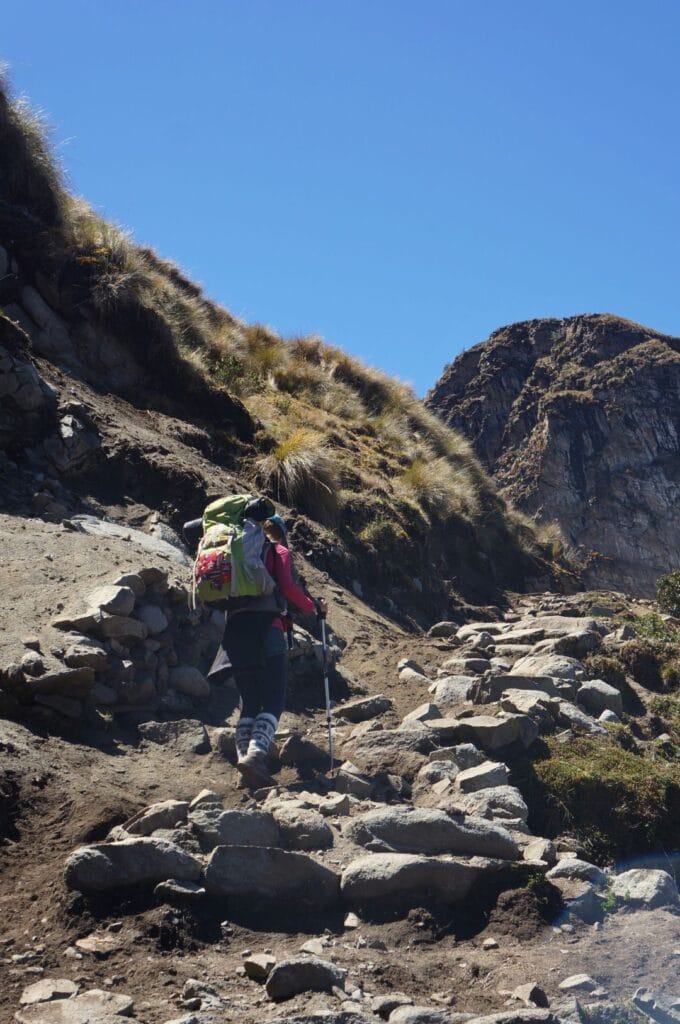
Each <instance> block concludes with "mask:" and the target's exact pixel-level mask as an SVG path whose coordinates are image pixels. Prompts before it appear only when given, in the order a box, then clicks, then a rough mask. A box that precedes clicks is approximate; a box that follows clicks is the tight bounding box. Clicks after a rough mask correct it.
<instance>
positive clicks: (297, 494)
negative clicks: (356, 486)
mask: <svg viewBox="0 0 680 1024" xmlns="http://www.w3.org/2000/svg"><path fill="white" fill-rule="evenodd" d="M257 470H258V475H259V477H260V480H261V483H262V486H263V487H264V488H265V490H266V492H267V493H268V494H270V495H271V496H272V497H273V498H275V499H276V501H285V502H287V503H288V504H289V505H297V506H298V507H299V508H301V509H302V510H303V511H304V512H307V513H308V514H310V515H312V516H313V517H314V518H315V519H317V520H319V522H322V523H325V524H327V525H332V524H333V523H334V522H335V521H336V519H337V513H338V467H337V465H336V462H335V460H334V458H333V456H332V455H331V453H330V452H329V451H328V449H327V447H326V445H325V442H324V438H323V436H322V435H321V434H317V433H315V432H314V431H311V430H305V429H304V428H299V429H298V430H294V431H293V433H292V434H290V435H289V436H288V437H286V438H285V439H284V440H283V441H281V442H280V443H279V444H278V445H277V446H276V448H274V450H273V451H272V452H270V453H269V455H265V456H264V458H261V459H259V460H258V462H257Z"/></svg>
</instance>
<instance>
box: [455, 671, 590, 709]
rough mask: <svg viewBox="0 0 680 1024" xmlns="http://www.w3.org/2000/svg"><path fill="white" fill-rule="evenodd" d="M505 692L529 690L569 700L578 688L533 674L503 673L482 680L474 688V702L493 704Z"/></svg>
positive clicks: (562, 680)
mask: <svg viewBox="0 0 680 1024" xmlns="http://www.w3.org/2000/svg"><path fill="white" fill-rule="evenodd" d="M505 690H527V691H530V692H539V693H547V694H549V696H551V697H559V696H561V697H565V698H569V699H571V698H572V697H574V696H575V694H576V686H575V685H574V684H573V683H571V682H570V681H569V680H564V679H557V678H553V677H552V676H547V675H532V674H531V673H521V674H519V673H518V674H516V675H513V674H512V673H509V672H508V673H506V672H502V673H499V674H498V675H494V676H487V677H486V678H485V679H480V681H479V682H478V683H476V684H475V686H474V688H473V691H472V700H473V702H474V703H475V704H491V703H493V702H494V701H497V700H500V699H501V697H502V696H503V693H504V692H505Z"/></svg>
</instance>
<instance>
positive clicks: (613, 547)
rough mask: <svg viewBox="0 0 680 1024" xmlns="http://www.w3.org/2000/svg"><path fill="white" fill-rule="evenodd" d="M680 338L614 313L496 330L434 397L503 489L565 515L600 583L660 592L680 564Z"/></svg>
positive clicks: (566, 529) (450, 372)
mask: <svg viewBox="0 0 680 1024" xmlns="http://www.w3.org/2000/svg"><path fill="white" fill-rule="evenodd" d="M679 400H680V339H679V338H673V337H670V336H668V335H661V334H657V333H656V332H655V331H652V330H650V329H648V328H646V327H641V326H639V325H638V324H634V323H631V322H630V321H627V320H620V319H618V318H616V317H613V316H609V315H587V316H575V317H568V318H566V319H563V320H531V321H528V322H525V323H519V324H512V325H511V326H509V327H503V328H501V329H500V330H498V331H495V332H494V333H493V334H492V335H491V337H490V338H489V339H488V341H485V342H482V343H481V344H479V345H476V346H475V347H474V348H472V349H470V350H469V351H467V352H464V353H462V355H460V356H459V357H458V358H457V359H456V360H454V362H452V363H450V364H449V365H448V366H447V367H446V368H445V369H444V372H443V374H442V376H441V378H440V380H439V381H438V382H437V384H436V385H435V387H434V388H433V389H432V390H431V391H430V392H429V394H428V396H427V399H426V403H427V405H428V406H429V407H430V408H431V409H432V410H433V411H435V412H437V413H438V414H439V415H440V416H441V417H442V418H443V419H444V420H445V421H446V422H447V423H448V424H449V425H450V426H452V427H455V428H457V429H458V430H460V431H461V432H462V433H464V434H465V435H466V436H467V437H468V438H469V439H470V441H471V442H472V444H473V446H474V448H475V450H476V452H477V454H478V456H479V457H480V458H481V460H482V462H483V463H484V464H485V466H486V467H487V468H488V469H489V470H490V471H491V473H492V474H493V475H494V476H495V478H496V480H497V482H498V483H499V485H500V486H501V487H502V488H503V489H504V493H505V494H506V496H507V497H509V498H510V499H511V500H512V501H513V503H514V504H515V505H516V507H518V508H519V509H521V510H523V511H525V512H528V513H530V514H532V515H533V514H535V515H536V516H537V517H538V518H539V520H540V521H542V522H556V523H558V524H559V526H560V527H561V529H562V532H563V535H564V537H565V538H566V540H567V541H569V542H570V543H571V544H573V545H574V546H575V547H576V548H577V549H578V552H579V554H580V555H581V557H582V558H583V560H584V562H585V570H584V578H585V581H586V582H587V583H588V584H589V585H592V586H601V587H613V588H614V589H617V590H630V591H632V592H636V593H641V594H651V593H653V590H654V585H655V581H656V578H657V576H659V574H660V573H662V572H668V571H669V570H670V569H672V568H676V567H677V566H679V565H680V518H679V517H678V500H679V499H680V401H679Z"/></svg>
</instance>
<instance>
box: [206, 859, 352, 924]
mask: <svg viewBox="0 0 680 1024" xmlns="http://www.w3.org/2000/svg"><path fill="white" fill-rule="evenodd" d="M205 886H206V889H207V890H208V892H211V893H213V894H214V895H216V896H242V897H246V898H247V899H252V898H253V897H259V898H263V899H268V900H273V901H282V902H290V901H295V902H298V903H301V904H305V905H307V906H311V907H314V908H318V909H322V908H325V907H330V906H332V905H333V904H334V903H336V902H337V900H338V899H339V896H340V879H339V876H338V875H337V874H336V873H335V872H334V871H331V870H330V868H327V867H324V865H323V864H318V863H317V862H316V861H315V860H312V858H311V857H308V856H306V855H305V854H303V853H292V852H289V851H288V850H277V849H272V848H267V847H260V846H218V847H217V849H216V850H213V852H212V854H211V855H210V859H209V860H208V865H207V867H206V869H205Z"/></svg>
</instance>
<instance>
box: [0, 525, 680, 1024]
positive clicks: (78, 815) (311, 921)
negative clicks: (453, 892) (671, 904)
mask: <svg viewBox="0 0 680 1024" xmlns="http://www.w3.org/2000/svg"><path fill="white" fill-rule="evenodd" d="M18 531H21V534H20V536H21V537H22V539H23V537H24V536H27V537H29V538H32V537H34V534H33V533H32V532H31V530H30V529H29V530H27V531H26V532H25V533H24V530H23V526H22V524H16V522H15V523H14V525H12V524H11V523H8V522H7V521H5V522H4V523H3V538H4V541H5V543H6V544H7V545H8V547H7V550H9V551H11V550H13V538H14V540H15V538H16V536H18V535H19V533H18ZM46 536H47V537H48V538H49V543H50V546H52V545H54V547H53V550H54V554H55V562H54V563H53V564H55V571H56V572H57V573H59V572H60V571H61V572H62V573H65V569H63V568H62V569H61V570H60V566H65V565H68V567H69V572H70V577H69V580H68V582H69V589H71V588H73V586H74V584H75V585H76V587H78V586H79V585H80V583H81V582H83V581H84V579H85V578H88V579H89V580H90V581H91V580H92V578H93V574H96V572H99V571H101V573H102V575H106V573H104V571H103V569H102V568H101V558H102V553H103V552H102V550H101V549H100V548H99V547H98V546H97V545H96V544H95V545H92V546H91V548H90V555H89V556H86V554H85V552H84V549H83V550H81V548H82V547H83V543H84V542H83V538H82V537H80V535H70V534H60V533H59V531H58V528H56V527H55V528H54V529H48V530H47V534H46ZM90 543H91V539H89V541H88V544H87V546H88V547H89V545H90ZM74 545H75V547H74ZM124 547H125V545H122V548H124ZM122 548H121V549H120V550H119V547H118V545H117V544H115V543H114V544H112V545H108V550H107V551H106V552H105V553H106V555H107V565H106V570H107V572H110V566H111V565H112V564H115V566H116V569H117V570H120V571H122V570H123V569H124V568H133V564H132V561H131V555H130V554H129V552H127V553H126V554H125V556H124V554H123V551H122ZM14 550H16V548H14ZM88 557H89V559H90V561H89V562H88ZM79 558H80V561H79ZM109 559H110V561H109ZM126 559H127V560H126ZM10 568H11V566H10ZM310 575H311V583H312V586H313V589H315V590H317V589H318V590H320V589H321V588H324V589H325V591H326V592H327V593H329V595H330V596H331V598H333V597H335V599H336V600H335V602H334V604H333V607H332V612H331V624H332V625H333V627H334V628H335V630H336V631H337V632H338V634H339V635H341V636H342V637H343V638H344V639H345V640H346V642H347V643H346V647H345V651H344V654H343V659H342V664H343V668H344V669H346V670H348V671H349V672H350V673H352V675H353V676H354V677H355V678H356V680H357V681H358V682H359V684H360V686H361V688H362V689H365V690H366V691H367V692H371V693H375V692H387V693H388V694H389V695H390V696H391V697H392V699H393V701H394V711H393V712H391V713H390V714H389V716H388V718H387V720H386V723H385V724H386V725H389V724H390V723H391V724H396V722H397V721H398V720H400V718H401V717H402V715H403V714H404V713H406V712H407V711H409V710H411V709H413V708H414V707H415V706H416V705H417V704H419V703H422V702H423V701H424V700H426V699H427V694H426V693H423V692H422V689H421V684H418V683H414V682H409V683H402V682H399V681H398V679H397V673H396V664H397V662H398V660H399V659H400V658H401V657H403V656H407V655H410V656H412V657H415V658H417V659H418V660H420V661H421V662H422V663H423V664H424V665H425V666H431V667H433V666H435V665H436V664H438V663H439V662H441V660H442V659H443V658H444V657H445V650H444V648H445V647H446V643H445V642H442V641H434V640H431V639H426V638H415V637H412V636H408V635H406V634H404V633H403V632H402V631H401V630H400V629H398V628H397V627H395V626H394V625H392V624H391V623H389V622H388V621H387V620H385V619H383V618H381V617H380V616H379V615H377V614H376V613H375V612H374V611H372V610H371V609H370V608H368V607H367V606H365V605H364V604H363V603H362V602H361V601H359V599H357V598H356V597H355V596H354V595H352V594H350V593H347V592H344V591H343V590H342V589H341V588H338V587H335V586H329V583H328V582H327V581H326V580H324V578H323V575H322V574H315V573H314V571H313V570H312V572H311V574H310ZM55 582H57V581H49V582H44V581H43V582H42V583H39V584H38V585H37V586H38V588H41V587H45V588H47V590H49V593H51V594H52V595H53V594H54V587H55ZM41 592H42V591H41V590H40V589H38V591H36V592H34V593H30V594H29V593H27V594H26V595H25V596H24V597H23V601H24V604H21V602H19V607H18V609H17V614H15V615H12V616H9V617H8V618H7V619H6V620H5V623H6V627H7V626H9V625H10V624H11V623H14V625H13V627H12V630H11V632H10V631H9V629H7V630H6V633H5V636H4V640H5V643H6V644H7V646H8V648H12V647H13V645H16V644H17V643H18V641H19V627H21V630H22V631H26V630H27V631H28V632H33V631H34V630H36V629H39V630H45V629H46V622H45V617H46V615H47V608H46V607H43V606H40V607H38V603H39V602H38V596H39V594H40V593H41ZM45 592H47V591H45ZM29 608H30V609H32V612H33V618H30V616H29ZM17 615H18V617H17ZM8 633H9V635H7V634H8ZM48 634H49V630H48ZM321 700H322V689H321V684H320V681H319V702H318V706H317V707H316V708H315V709H309V708H308V709H306V710H305V712H304V713H303V714H301V715H297V716H295V715H287V716H286V718H285V719H284V721H283V722H282V725H283V726H284V727H296V728H299V729H301V730H302V731H306V730H309V729H314V730H315V731H316V732H318V733H319V734H320V735H323V711H322V708H321V706H320V704H321ZM234 707H235V698H234V693H233V691H232V690H230V689H229V688H228V687H222V688H218V689H216V690H215V693H214V695H213V697H212V698H211V701H210V702H209V704H208V705H207V706H206V707H205V708H204V709H203V711H202V717H203V718H204V719H205V720H206V722H207V723H209V731H210V730H212V728H214V727H215V726H217V725H219V724H220V723H221V722H222V721H223V720H224V719H225V717H228V716H229V714H230V713H231V712H232V711H233V709H234ZM0 764H1V765H2V770H3V776H4V777H5V778H6V779H9V780H10V782H11V783H12V785H13V786H15V787H16V788H17V790H18V799H17V801H16V802H14V801H9V802H8V805H9V803H11V804H12V806H13V807H14V809H15V811H16V814H15V816H14V817H13V819H12V822H11V826H10V828H9V830H8V832H9V835H8V838H7V839H6V840H5V843H4V846H3V847H2V848H1V849H0V919H1V920H2V921H3V928H2V938H1V939H0V943H1V945H0V958H1V961H0V1021H2V1022H5V1021H6V1022H9V1021H11V1020H12V1018H13V1013H14V1011H15V1009H16V1007H17V1004H18V998H19V995H20V993H21V990H22V989H23V987H24V986H25V985H26V984H28V983H30V982H31V981H32V980H35V979H36V977H39V976H45V977H69V978H72V979H74V980H76V981H77V982H78V983H80V984H81V985H82V986H83V987H89V988H92V987H100V988H109V989H111V990H113V991H116V990H118V991H122V992H125V993H129V994H130V995H132V996H133V997H134V999H135V1014H136V1016H138V1017H139V1018H140V1019H142V1020H144V1021H145V1022H146V1024H163V1022H165V1021H167V1020H169V1019H171V1018H174V1017H177V1016H180V1015H181V1013H182V1006H181V1003H180V994H181V991H182V988H183V985H184V982H185V981H186V980H187V979H189V978H192V977H193V978H198V979H201V980H203V981H207V982H209V983H210V984H213V985H214V986H215V987H216V988H217V990H218V991H219V993H220V994H221V996H222V997H223V998H224V999H225V1001H226V1005H227V1009H226V1010H224V1011H220V1013H221V1014H222V1015H220V1014H217V1017H216V1019H218V1020H221V1019H224V1020H229V1019H234V1016H236V1015H238V1017H239V1019H240V1020H242V1021H243V1022H244V1024H250V1022H255V1021H262V1020H268V1019H272V1018H275V1017H278V1016H281V1015H282V1014H293V1013H294V1012H301V1011H303V1010H304V1011H313V1010H321V1009H327V1008H332V1007H335V1008H339V1003H338V1001H337V999H336V998H335V997H333V996H330V995H322V994H313V993H307V994H304V995H301V996H298V997H296V998H295V999H293V1000H291V1001H289V1002H288V1003H286V1004H285V1005H284V1007H283V1008H281V1007H277V1006H276V1005H274V1004H272V1003H270V1002H269V1001H268V1000H267V999H266V998H265V993H264V991H263V989H262V988H261V987H260V986H259V985H258V984H257V983H256V982H253V981H251V980H248V979H246V978H244V977H243V976H241V974H240V973H239V968H240V967H241V963H242V956H241V954H242V952H243V951H244V950H245V949H251V950H253V951H254V952H262V951H264V950H266V949H271V950H272V951H273V953H274V955H275V956H276V957H277V959H279V960H280V959H282V958H284V957H285V956H286V955H292V954H296V953H297V952H298V950H299V948H300V946H301V945H302V943H303V942H305V941H306V940H308V939H309V938H310V937H321V938H322V939H323V940H324V941H328V943H329V944H328V946H327V947H325V948H326V949H327V952H328V954H329V955H332V956H333V958H334V959H335V960H336V962H337V963H338V964H339V965H341V966H344V967H346V968H347V969H348V970H349V984H348V986H347V987H348V989H349V990H351V989H352V988H355V987H361V988H362V989H363V990H364V991H365V992H369V993H371V994H374V995H378V994H384V993H388V992H391V991H395V990H399V991H404V992H406V993H407V994H409V995H411V997H412V998H414V1000H415V1001H416V1002H422V1003H427V1004H430V1005H432V1004H433V1003H434V1004H437V1003H438V1001H441V1005H444V1003H447V1004H448V1005H451V1006H452V1007H453V1008H455V1009H460V1010H463V1009H464V1010H465V1011H466V1012H495V1011H499V1010H501V1009H503V1007H504V1004H505V1002H506V1000H507V996H508V994H509V992H511V991H512V990H513V989H514V988H515V987H516V986H517V985H519V984H521V983H523V982H525V981H527V980H535V981H537V982H538V983H539V984H541V985H542V986H543V987H544V988H545V990H546V991H547V992H548V994H549V997H550V998H551V999H555V998H556V997H557V996H558V994H559V993H558V990H557V985H558V983H559V981H561V980H562V979H563V978H564V977H566V976H568V975H571V974H576V973H580V972H585V973H588V974H590V975H592V976H593V977H594V978H595V979H596V980H597V981H598V982H599V983H600V984H602V985H603V986H604V987H605V988H606V989H608V990H609V992H610V994H611V996H612V997H613V998H617V997H626V998H629V997H630V994H631V993H632V991H633V989H634V988H635V987H637V986H638V985H642V984H646V985H649V986H650V987H652V988H653V989H655V991H657V992H658V993H659V994H663V995H666V996H667V995H674V994H675V992H674V991H672V988H673V984H674V979H675V977H676V974H677V958H676V957H675V956H674V953H673V951H674V949H675V946H676V945H677V944H680V921H679V920H678V918H677V917H676V916H675V915H674V914H673V913H671V912H669V911H665V910H657V911H653V912H645V913H636V914H634V915H633V914H630V915H627V914H625V913H619V914H617V915H616V916H614V917H611V918H606V919H605V922H604V926H603V927H602V929H601V930H596V929H594V928H593V927H592V926H589V925H585V924H584V925H577V926H576V929H575V930H572V931H562V930H559V924H560V921H559V920H557V921H551V920H546V919H545V915H542V913H541V906H540V903H539V902H538V901H537V900H536V899H533V898H532V897H531V894H530V893H529V892H528V891H527V890H523V891H522V892H521V893H517V894H516V895H515V897H514V898H511V896H512V894H505V896H504V897H503V898H502V899H501V901H500V902H499V906H498V907H497V908H496V909H495V910H493V911H492V912H491V915H490V917H489V916H488V914H487V915H484V914H482V915H481V917H478V921H477V925H474V923H473V917H474V914H473V908H470V907H467V908H466V907H464V908H460V909H458V910H457V911H455V912H453V911H448V912H447V914H445V915H443V916H442V917H437V916H436V915H434V916H433V915H432V914H431V913H430V912H426V911H422V912H418V911H411V913H410V914H409V915H408V916H407V917H406V918H405V919H403V920H393V921H386V922H382V923H373V924H362V926H361V928H360V929H359V930H358V931H348V930H347V929H344V928H343V923H342V918H341V917H340V918H337V915H331V916H329V917H327V918H325V919H321V918H318V917H317V918H314V917H311V918H308V919H306V920H304V921H301V920H297V921H295V920H290V919H289V920H287V921H284V920H281V921H279V922H278V923H276V922H274V926H273V925H272V919H271V917H270V918H269V919H268V921H267V922H266V923H258V921H257V920H256V919H252V918H251V919H250V920H243V919H241V920H239V919H237V918H236V917H232V918H231V919H229V921H228V924H227V925H226V928H227V930H226V931H225V932H224V933H221V932H220V931H219V927H217V928H216V922H215V918H214V915H213V916H212V917H209V918H203V919H202V918H201V917H200V916H197V917H193V918H192V917H191V916H189V915H186V914H184V913H183V912H181V911H177V910H174V909H171V908H168V907H167V906H157V905H156V904H155V902H154V901H153V899H146V900H145V899H142V898H139V899H136V900H134V899H130V901H129V902H122V903H121V902H117V901H116V900H115V899H114V900H106V899H102V900H100V901H92V902H90V903H89V904H87V903H86V902H85V901H84V900H83V899H82V898H81V897H74V896H73V894H67V893H66V891H65V889H64V887H63V882H62V869H63V863H64V860H65V858H66V856H67V855H68V854H69V853H70V851H71V850H72V849H73V848H74V847H76V846H77V845H79V844H81V843H84V842H87V841H93V840H96V839H101V838H103V837H104V835H105V834H106V832H107V831H108V829H109V828H110V827H111V826H112V825H114V824H116V823H117V822H121V821H123V820H125V819H126V818H128V817H129V816H130V815H131V814H132V813H134V812H135V811H137V810H139V809H141V808H142V807H144V806H145V805H148V804H149V803H152V802H154V801H159V800H163V799H166V798H171V797H172V798H179V799H191V798H192V797H193V796H195V795H196V793H198V792H199V791H200V790H201V789H202V788H204V787H207V788H210V789H213V790H215V791H216V792H217V793H218V794H219V795H220V796H221V797H222V798H223V801H224V804H225V806H232V807H238V806H251V802H250V798H249V796H248V795H247V794H245V793H244V792H243V791H242V790H240V789H238V788H237V781H238V780H237V774H236V772H235V770H234V769H233V767H232V766H231V765H230V764H229V763H228V762H226V761H225V760H224V759H223V758H222V757H221V756H220V755H219V754H218V753H215V752H213V753H210V754H207V755H196V754H189V753H183V752H181V751H179V750H177V749H172V748H170V747H167V746H159V745H156V744H153V743H142V744H140V743H139V740H138V738H137V735H136V732H135V730H134V728H132V727H127V728H126V727H125V725H124V724H114V725H113V726H112V727H111V731H110V732H105V731H102V730H101V729H100V730H98V731H91V732H89V733H87V732H83V730H82V727H79V730H78V733H77V734H76V733H75V732H74V733H73V734H72V735H68V734H67V733H64V734H62V735H61V736H56V735H49V734H47V733H45V732H40V731H37V729H30V728H27V727H26V726H24V725H18V724H14V723H10V722H4V721H3V722H0ZM296 780H297V773H296V771H295V769H293V768H285V769H283V770H282V772H281V775H280V776H279V781H280V782H281V783H282V784H283V785H284V786H287V785H293V784H295V782H296ZM225 916H226V915H225ZM218 925H219V922H218ZM477 929H478V930H477ZM471 930H472V931H475V930H477V933H476V934H473V935H472V937H470V931H471ZM92 932H95V934H96V935H98V936H101V935H102V934H103V935H105V936H106V937H107V939H108V940H109V943H110V945H111V949H110V951H109V952H108V953H107V954H106V956H103V955H100V956H98V955H93V954H91V953H83V954H79V956H82V959H81V958H79V959H74V958H73V956H74V953H73V950H74V944H75V943H76V941H77V940H78V939H82V938H84V937H86V936H88V935H90V934H91V933H92ZM324 933H325V935H324ZM464 936H467V937H464ZM489 937H493V938H495V939H496V940H497V942H498V947H497V948H493V949H484V948H483V941H484V939H485V938H489ZM383 947H384V948H383ZM27 951H28V952H29V953H30V954H31V955H30V956H29V958H28V959H29V962H27V963H21V962H17V961H16V960H12V957H15V958H16V957H19V958H20V959H21V958H22V955H23V954H25V953H26V952H27ZM38 972H44V975H43V973H38Z"/></svg>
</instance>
